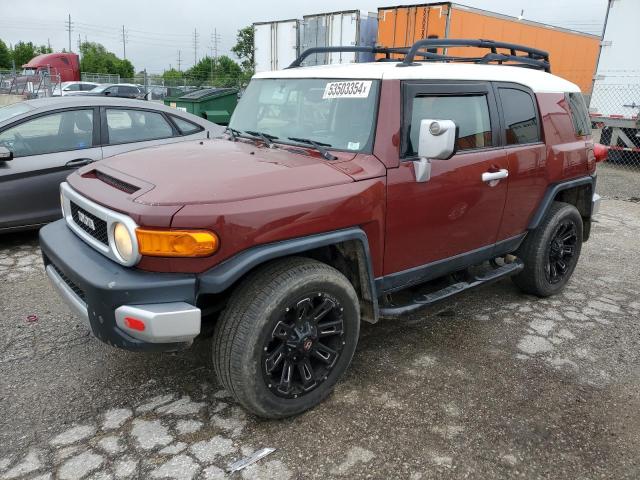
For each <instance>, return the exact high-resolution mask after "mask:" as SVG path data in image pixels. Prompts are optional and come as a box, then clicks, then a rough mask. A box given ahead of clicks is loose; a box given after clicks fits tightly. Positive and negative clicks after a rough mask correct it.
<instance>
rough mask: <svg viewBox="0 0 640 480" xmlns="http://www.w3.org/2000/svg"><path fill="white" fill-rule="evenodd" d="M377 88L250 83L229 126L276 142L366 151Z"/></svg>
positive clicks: (342, 83) (365, 83)
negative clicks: (264, 136) (307, 143)
mask: <svg viewBox="0 0 640 480" xmlns="http://www.w3.org/2000/svg"><path fill="white" fill-rule="evenodd" d="M378 88H379V81H377V80H344V79H341V80H331V79H315V78H313V79H312V78H278V79H257V80H252V81H251V83H250V84H249V86H248V87H247V89H246V91H245V92H244V94H243V95H242V99H241V100H240V102H239V104H238V106H237V107H236V109H235V111H234V113H233V117H232V118H231V122H230V123H229V127H230V128H232V129H235V130H236V131H239V132H247V131H251V132H260V133H261V134H263V135H266V136H269V138H273V137H278V138H277V139H275V138H274V141H275V142H285V143H298V144H304V143H305V142H302V141H300V139H306V140H311V141H313V142H317V143H318V144H321V145H324V146H326V147H327V148H333V149H337V150H348V151H352V152H370V151H371V149H372V144H373V134H374V127H375V123H376V122H375V115H376V107H377V101H378ZM292 139H296V140H292Z"/></svg>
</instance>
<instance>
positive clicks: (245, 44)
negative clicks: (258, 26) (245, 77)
mask: <svg viewBox="0 0 640 480" xmlns="http://www.w3.org/2000/svg"><path fill="white" fill-rule="evenodd" d="M231 51H232V52H233V53H235V54H236V56H237V57H238V58H239V59H240V60H241V65H242V69H243V70H244V71H245V72H252V73H253V67H254V65H255V50H254V48H253V26H251V25H249V26H248V27H244V28H241V29H240V30H238V36H237V37H236V44H235V46H234V47H233V48H232V49H231Z"/></svg>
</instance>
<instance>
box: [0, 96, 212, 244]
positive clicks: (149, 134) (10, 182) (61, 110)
mask: <svg viewBox="0 0 640 480" xmlns="http://www.w3.org/2000/svg"><path fill="white" fill-rule="evenodd" d="M222 132H223V127H220V126H219V125H217V124H215V123H212V122H210V121H208V120H205V119H204V118H200V117H197V116H195V115H192V114H190V113H187V112H183V111H180V110H176V109H174V108H170V107H167V106H165V105H162V104H159V103H153V102H145V101H141V100H129V99H123V98H102V97H72V96H69V97H62V98H60V97H58V98H42V99H38V100H28V101H25V102H20V103H16V104H13V105H9V106H6V107H3V108H0V233H4V232H9V231H14V230H22V229H28V228H36V227H38V226H40V225H43V224H45V223H48V222H51V221H53V220H56V219H57V218H60V215H61V214H60V194H59V185H60V183H61V182H62V181H63V180H64V179H65V178H66V177H67V175H69V173H71V171H73V170H74V169H76V168H78V167H81V166H83V165H86V164H88V163H91V162H95V161H97V160H101V159H103V158H107V157H110V156H112V155H116V154H118V153H123V152H128V151H131V150H137V149H140V148H146V147H151V146H155V145H162V144H165V143H174V142H182V141H186V140H194V139H199V138H213V137H217V136H220V135H221V134H222ZM176 168H179V167H178V165H176Z"/></svg>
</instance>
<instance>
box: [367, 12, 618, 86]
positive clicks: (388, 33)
mask: <svg viewBox="0 0 640 480" xmlns="http://www.w3.org/2000/svg"><path fill="white" fill-rule="evenodd" d="M627 3H631V2H627ZM424 38H491V39H492V40H495V41H501V42H508V43H519V44H524V45H528V46H530V47H533V48H537V49H541V50H545V51H547V52H549V54H550V60H551V64H552V65H553V72H552V73H554V74H555V75H558V76H560V77H563V78H565V79H567V80H569V81H571V82H573V83H575V84H577V85H578V86H579V87H580V88H581V90H582V92H583V93H585V94H589V93H590V92H591V86H592V81H593V74H594V72H595V69H596V63H597V59H598V52H599V49H600V37H599V36H596V35H589V34H586V33H581V32H576V31H573V30H568V29H564V28H560V27H555V26H552V25H546V24H543V23H537V22H531V21H528V20H523V19H522V20H521V19H518V18H516V17H511V16H507V15H502V14H499V13H495V12H489V11H487V10H480V9H477V8H472V7H467V6H465V5H460V4H458V3H453V2H438V3H430V4H423V5H409V6H407V5H403V6H395V7H381V8H379V9H378V41H377V43H378V46H379V47H397V48H406V47H410V46H411V45H413V44H414V43H415V42H416V41H418V40H421V39H424ZM446 50H447V51H446V52H445V53H448V54H450V55H452V56H456V55H461V54H462V52H460V51H459V50H460V49H456V48H449V49H446ZM467 52H468V49H467ZM439 53H443V52H439ZM478 53H480V52H478Z"/></svg>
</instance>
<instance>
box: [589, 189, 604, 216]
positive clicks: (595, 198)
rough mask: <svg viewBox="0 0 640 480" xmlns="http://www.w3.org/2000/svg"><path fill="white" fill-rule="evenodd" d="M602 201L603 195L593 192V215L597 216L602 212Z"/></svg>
mask: <svg viewBox="0 0 640 480" xmlns="http://www.w3.org/2000/svg"><path fill="white" fill-rule="evenodd" d="M601 202H602V197H601V196H600V195H598V194H597V193H594V194H593V198H592V200H591V216H595V215H597V214H598V212H600V203H601Z"/></svg>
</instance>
